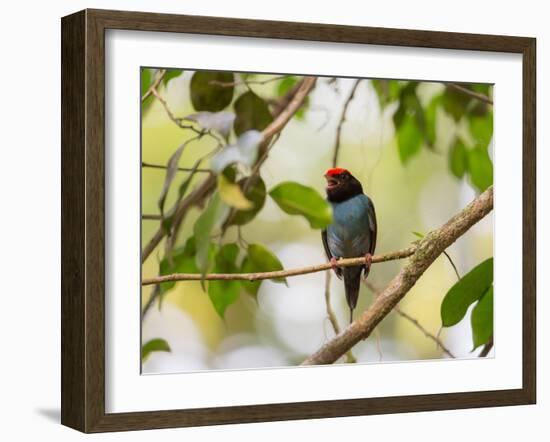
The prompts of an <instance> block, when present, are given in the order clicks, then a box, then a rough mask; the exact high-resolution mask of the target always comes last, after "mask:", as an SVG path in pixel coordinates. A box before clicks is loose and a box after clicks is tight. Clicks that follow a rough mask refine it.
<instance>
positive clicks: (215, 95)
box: [190, 71, 235, 112]
mask: <svg viewBox="0 0 550 442" xmlns="http://www.w3.org/2000/svg"><path fill="white" fill-rule="evenodd" d="M234 82H235V79H234V75H233V73H231V72H213V71H198V72H195V73H194V74H193V77H191V85H190V87H191V102H192V103H193V107H194V108H195V110H198V111H209V112H219V111H221V110H223V109H224V108H226V107H227V106H229V104H230V103H231V100H233V91H234V90H235V87H234V86H233V85H231V86H226V85H224V84H230V83H234Z"/></svg>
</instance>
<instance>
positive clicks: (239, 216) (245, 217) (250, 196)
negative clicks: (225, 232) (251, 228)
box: [227, 176, 267, 226]
mask: <svg viewBox="0 0 550 442" xmlns="http://www.w3.org/2000/svg"><path fill="white" fill-rule="evenodd" d="M247 183H248V178H243V179H241V180H240V181H239V182H238V183H237V184H238V186H239V187H240V188H241V190H242V191H243V193H244V196H245V198H246V199H247V200H248V201H250V202H251V203H252V207H251V208H250V209H247V210H237V211H236V212H235V213H234V214H233V215H232V216H231V217H230V218H229V219H228V220H227V221H228V225H229V226H232V225H235V226H242V225H244V224H247V223H249V222H250V221H252V220H253V219H254V217H255V216H256V215H257V214H258V212H259V211H260V210H262V208H263V206H264V204H265V198H266V195H267V192H266V187H265V183H264V180H262V178H261V177H260V176H256V177H254V178H252V181H251V182H250V183H249V184H248V186H247V188H246V190H245V186H246V185H247Z"/></svg>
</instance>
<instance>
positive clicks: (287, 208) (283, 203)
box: [269, 181, 332, 229]
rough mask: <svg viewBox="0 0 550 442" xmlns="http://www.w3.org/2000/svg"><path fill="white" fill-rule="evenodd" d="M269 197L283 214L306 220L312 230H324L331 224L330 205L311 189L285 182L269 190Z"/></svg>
mask: <svg viewBox="0 0 550 442" xmlns="http://www.w3.org/2000/svg"><path fill="white" fill-rule="evenodd" d="M269 195H270V196H271V198H273V200H274V201H275V202H276V203H277V205H278V206H279V207H280V208H281V209H282V210H283V211H284V212H286V213H288V214H290V215H302V216H303V217H304V218H306V219H307V220H308V222H309V225H310V226H311V228H313V229H324V228H325V227H327V226H328V225H329V224H330V223H331V222H332V208H331V206H330V204H329V203H328V202H327V201H326V200H325V199H324V198H323V197H322V196H321V195H319V193H317V191H316V190H315V189H313V188H311V187H308V186H304V185H303V184H299V183H295V182H291V181H287V182H284V183H281V184H279V185H277V186H275V187H274V188H273V189H271V191H270V192H269Z"/></svg>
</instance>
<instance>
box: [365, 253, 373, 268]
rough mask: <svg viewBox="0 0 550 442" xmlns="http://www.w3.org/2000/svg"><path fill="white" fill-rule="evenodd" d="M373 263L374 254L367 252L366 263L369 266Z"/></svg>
mask: <svg viewBox="0 0 550 442" xmlns="http://www.w3.org/2000/svg"><path fill="white" fill-rule="evenodd" d="M371 264H372V255H371V254H370V253H367V254H366V255H365V265H366V266H367V267H370V266H371Z"/></svg>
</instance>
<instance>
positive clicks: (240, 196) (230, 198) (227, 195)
mask: <svg viewBox="0 0 550 442" xmlns="http://www.w3.org/2000/svg"><path fill="white" fill-rule="evenodd" d="M218 192H219V194H220V198H221V199H222V200H223V202H224V203H226V204H227V205H228V206H231V207H234V208H235V209H240V210H250V209H252V208H253V204H252V202H250V201H249V200H247V199H246V197H245V196H244V193H243V191H242V189H241V187H240V186H239V185H238V184H236V183H235V182H233V181H231V180H230V179H229V178H227V177H226V176H225V175H224V174H223V173H222V174H220V175H218Z"/></svg>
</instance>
